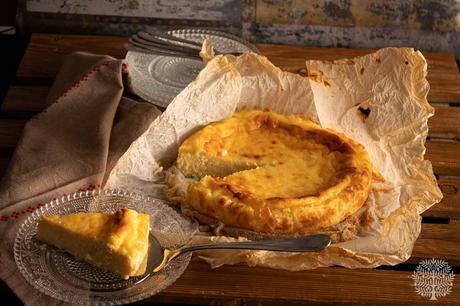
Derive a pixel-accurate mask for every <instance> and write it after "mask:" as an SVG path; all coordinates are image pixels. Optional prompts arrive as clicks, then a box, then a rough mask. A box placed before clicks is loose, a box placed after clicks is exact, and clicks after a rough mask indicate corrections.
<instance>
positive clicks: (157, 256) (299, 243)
mask: <svg viewBox="0 0 460 306" xmlns="http://www.w3.org/2000/svg"><path fill="white" fill-rule="evenodd" d="M149 243H150V246H149V248H150V249H149V257H148V261H147V271H148V272H147V273H149V272H151V271H153V272H158V271H160V270H161V269H163V268H164V267H165V266H166V265H167V264H168V262H170V261H171V260H172V259H174V258H175V257H177V256H179V255H180V254H183V253H187V252H193V251H197V250H207V249H248V250H266V251H279V252H318V251H321V250H323V249H324V248H326V247H327V246H329V244H330V243H331V239H330V238H329V236H327V235H322V234H318V235H311V236H301V237H296V238H289V239H278V240H258V241H245V242H224V243H202V244H193V245H184V246H181V247H178V248H176V249H168V248H164V247H163V246H162V245H161V244H160V242H158V240H157V239H156V238H155V237H154V236H153V235H152V234H150V239H149Z"/></svg>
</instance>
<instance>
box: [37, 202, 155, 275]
mask: <svg viewBox="0 0 460 306" xmlns="http://www.w3.org/2000/svg"><path fill="white" fill-rule="evenodd" d="M149 231H150V216H149V215H147V214H142V213H137V212H136V211H134V210H131V209H126V208H124V209H121V210H119V211H117V212H115V213H77V214H69V215H61V216H60V215H50V216H43V217H42V218H41V219H40V221H39V224H38V232H37V236H36V238H37V239H38V240H40V241H43V242H46V243H48V244H50V245H53V246H55V247H58V248H61V249H64V250H65V251H67V252H68V253H70V254H71V255H73V256H75V257H76V258H79V259H81V260H84V261H86V262H88V263H90V264H92V265H94V266H96V267H99V268H103V269H106V270H108V271H110V272H112V273H115V274H118V275H119V276H121V277H122V278H125V279H127V278H129V277H130V276H136V275H142V274H144V273H145V269H146V263H147V253H148V245H149Z"/></svg>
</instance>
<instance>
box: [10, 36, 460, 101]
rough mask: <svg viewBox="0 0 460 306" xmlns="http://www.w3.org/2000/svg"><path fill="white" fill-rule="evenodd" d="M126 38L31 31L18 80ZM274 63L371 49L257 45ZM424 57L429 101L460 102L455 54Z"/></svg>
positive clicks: (297, 65)
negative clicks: (429, 85)
mask: <svg viewBox="0 0 460 306" xmlns="http://www.w3.org/2000/svg"><path fill="white" fill-rule="evenodd" d="M125 40H126V38H123V37H108V36H78V35H51V34H33V35H32V38H31V40H30V43H29V47H28V48H27V51H26V53H25V55H24V57H23V59H22V62H21V64H20V66H19V69H18V71H17V77H18V79H19V80H22V81H31V79H33V81H34V82H37V79H42V81H40V83H43V79H46V80H48V81H47V82H48V83H50V82H51V80H52V79H53V78H54V76H55V75H56V73H57V71H58V69H59V67H60V65H61V64H62V61H63V58H64V56H65V55H66V54H69V53H71V52H75V51H87V52H93V53H99V54H108V55H112V56H114V57H117V58H123V57H124V55H125V53H126V52H125V51H124V49H123V43H124V42H125ZM257 47H258V48H259V49H260V51H261V53H262V54H263V55H266V56H267V57H268V58H269V59H270V60H271V61H272V62H273V63H274V64H275V65H277V66H279V67H281V68H282V69H285V70H287V71H292V72H301V71H302V70H304V68H305V59H322V60H333V59H339V58H344V57H354V56H359V55H364V54H367V53H370V52H372V51H373V50H371V49H345V48H314V47H301V46H280V45H262V44H261V45H257ZM424 55H425V56H426V58H427V61H428V77H427V78H428V81H429V82H430V84H431V91H430V94H429V97H428V98H429V100H430V101H432V102H452V103H460V74H459V73H458V68H457V66H456V62H455V58H454V56H453V55H452V54H448V53H431V52H424Z"/></svg>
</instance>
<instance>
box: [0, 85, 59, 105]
mask: <svg viewBox="0 0 460 306" xmlns="http://www.w3.org/2000/svg"><path fill="white" fill-rule="evenodd" d="M49 89H50V87H49V86H18V85H12V86H10V88H9V89H8V92H7V94H6V96H5V99H3V102H2V103H1V109H2V110H13V111H41V110H43V109H44V108H45V105H46V97H47V95H48V91H49Z"/></svg>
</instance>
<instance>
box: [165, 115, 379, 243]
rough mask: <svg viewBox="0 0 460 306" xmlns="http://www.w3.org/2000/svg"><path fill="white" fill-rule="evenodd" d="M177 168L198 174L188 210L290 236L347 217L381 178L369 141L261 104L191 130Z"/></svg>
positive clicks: (184, 202) (228, 223) (208, 218)
mask: <svg viewBox="0 0 460 306" xmlns="http://www.w3.org/2000/svg"><path fill="white" fill-rule="evenodd" d="M177 168H178V169H179V170H180V171H181V172H182V174H183V175H185V176H186V177H194V178H196V180H195V181H192V182H191V183H190V184H189V185H188V187H187V189H186V193H185V195H183V196H182V197H181V198H180V202H181V204H182V205H183V206H184V208H187V209H184V211H185V212H186V213H187V214H189V215H191V216H194V217H197V218H198V219H199V220H200V221H202V222H204V223H214V222H221V223H223V224H224V225H226V226H231V227H236V228H240V229H246V230H250V231H255V232H260V233H268V234H286V235H301V234H307V233H312V232H315V231H318V230H321V229H323V228H326V227H328V226H331V225H334V224H337V223H339V222H341V221H342V220H344V219H345V218H347V217H348V216H350V215H351V214H353V213H354V212H356V211H357V210H358V209H359V208H360V207H362V205H363V203H364V202H365V201H366V199H367V197H368V193H369V190H370V187H371V182H372V179H373V178H377V177H379V178H380V174H379V173H378V171H377V170H376V169H375V168H374V166H373V165H372V163H371V162H370V160H369V157H368V154H367V152H366V150H365V149H364V147H363V146H362V145H360V144H358V143H357V142H355V141H353V140H352V139H350V138H348V137H346V136H345V135H343V134H341V133H338V132H336V131H333V130H330V129H324V128H321V127H320V126H319V125H317V124H315V123H313V122H312V121H310V120H306V119H303V118H301V117H299V116H294V115H289V116H285V115H281V114H277V113H274V112H271V111H260V110H245V111H240V112H237V113H235V114H234V115H233V116H232V117H230V118H228V119H225V120H223V121H220V122H215V123H211V124H209V125H207V126H206V127H204V128H202V129H201V130H199V131H198V132H196V133H194V134H193V135H191V136H190V137H189V138H188V139H186V140H185V141H184V142H183V143H182V145H181V146H180V148H179V152H178V158H177ZM173 182H174V180H173ZM173 184H174V183H173ZM169 187H174V186H169ZM166 194H167V195H168V192H167V193H166ZM176 199H177V197H176Z"/></svg>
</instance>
